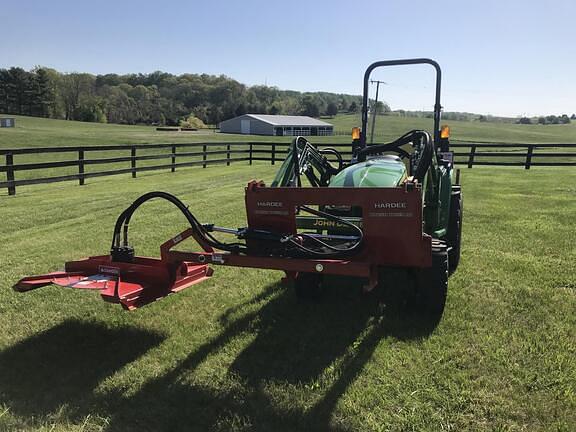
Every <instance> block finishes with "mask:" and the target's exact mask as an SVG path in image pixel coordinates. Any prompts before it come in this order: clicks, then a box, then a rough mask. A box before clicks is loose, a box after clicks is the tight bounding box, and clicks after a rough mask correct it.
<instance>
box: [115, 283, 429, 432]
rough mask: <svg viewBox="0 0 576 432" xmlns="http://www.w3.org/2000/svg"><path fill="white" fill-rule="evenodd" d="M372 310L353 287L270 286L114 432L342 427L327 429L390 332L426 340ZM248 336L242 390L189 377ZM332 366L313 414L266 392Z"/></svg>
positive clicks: (130, 408)
mask: <svg viewBox="0 0 576 432" xmlns="http://www.w3.org/2000/svg"><path fill="white" fill-rule="evenodd" d="M259 304H262V306H261V307H260V308H259V309H258V305H259ZM255 306H256V307H255ZM246 309H248V310H252V311H248V312H246ZM254 309H256V310H254ZM374 311H375V304H374V302H373V301H371V299H370V298H367V297H366V296H360V295H358V291H357V290H351V289H349V287H347V288H346V287H338V286H336V287H332V292H331V293H330V294H329V295H327V296H326V297H325V298H324V300H323V301H322V302H319V303H306V302H301V301H298V299H297V298H296V297H295V295H294V293H293V292H292V291H291V290H286V289H283V288H280V286H279V285H278V284H275V285H271V286H269V287H267V288H266V289H265V290H264V291H263V292H262V293H261V294H260V295H259V296H257V297H256V298H254V299H252V300H250V301H248V302H246V303H245V304H243V305H239V306H237V307H235V308H233V309H230V310H228V311H227V312H226V313H225V314H223V316H222V318H221V319H222V322H223V323H224V324H225V330H224V331H223V332H222V333H221V334H220V335H219V336H217V337H216V338H214V339H212V340H211V341H209V342H207V343H205V344H204V345H202V346H200V347H198V348H197V349H196V350H195V351H194V352H192V353H191V354H190V355H189V356H188V357H187V358H186V359H185V360H184V361H183V362H181V363H180V364H179V365H178V366H177V367H176V368H174V369H173V370H171V371H170V372H168V373H166V374H165V375H163V376H161V377H159V378H157V379H155V380H152V381H150V382H148V383H147V384H146V385H145V386H144V387H143V388H142V390H141V391H140V392H138V393H137V394H135V395H134V396H133V397H131V398H129V399H126V400H125V401H124V402H123V403H122V404H121V405H120V406H118V409H117V412H116V413H113V415H112V419H111V423H110V425H109V428H108V432H116V431H130V430H134V431H136V430H138V431H194V430H199V431H204V430H226V431H228V430H244V429H250V430H266V431H268V430H275V431H294V430H336V429H337V428H336V427H335V426H334V425H331V423H330V420H331V416H332V413H333V412H334V409H335V406H336V404H337V402H338V400H339V399H340V397H341V396H342V395H343V394H344V393H345V391H346V389H347V388H348V387H349V385H350V384H351V383H353V382H354V380H355V379H356V377H357V376H358V375H359V374H360V373H361V371H362V370H363V368H364V365H365V364H366V362H367V361H368V360H369V359H370V358H371V356H372V354H373V352H374V350H375V349H376V347H377V346H378V343H379V341H380V340H381V339H382V338H383V337H386V336H390V335H392V336H394V335H398V336H399V337H401V338H402V339H414V338H421V337H423V336H425V335H426V334H427V333H426V332H427V331H425V332H421V331H415V330H414V329H413V324H414V323H413V322H408V321H400V320H394V319H393V320H388V319H386V318H382V317H375V314H374ZM408 327H409V328H408ZM246 332H248V333H253V334H256V337H255V338H254V339H253V340H252V341H251V342H250V343H249V344H248V345H247V346H246V347H244V349H243V350H242V351H241V352H240V353H239V354H238V355H237V356H236V358H235V359H234V360H233V361H232V363H231V365H230V367H229V375H230V376H232V377H234V380H235V381H236V383H237V384H236V385H230V384H228V385H226V386H218V385H215V386H210V385H207V384H205V383H198V381H196V380H195V379H193V378H192V379H191V378H190V377H192V376H193V371H194V370H195V369H196V368H198V366H199V365H200V364H201V363H202V362H204V361H205V360H206V359H207V358H208V357H209V356H211V355H213V354H215V353H217V352H219V351H222V350H224V349H226V347H227V346H228V345H229V344H230V343H231V342H232V341H233V340H234V339H235V338H236V337H238V336H240V335H241V334H242V333H246ZM351 347H353V349H351ZM335 362H338V363H339V366H338V373H337V376H336V378H335V379H334V380H332V382H331V384H329V386H328V388H327V389H323V394H322V397H321V398H320V399H319V400H318V401H317V402H316V403H315V404H314V405H313V406H312V407H311V408H309V409H302V408H299V406H301V405H299V404H298V403H295V404H293V405H289V407H288V408H287V407H286V405H283V406H279V404H278V403H277V401H274V400H271V398H270V395H269V394H267V393H266V391H265V390H264V388H266V386H268V385H270V384H272V385H279V386H280V387H282V386H288V387H294V386H297V387H299V386H306V385H307V384H311V383H314V382H315V381H316V380H318V379H319V377H321V375H322V374H323V373H324V371H325V370H326V369H327V368H329V367H330V366H331V365H332V364H334V363H335ZM157 401H162V403H157ZM144 407H145V409H143V408H144Z"/></svg>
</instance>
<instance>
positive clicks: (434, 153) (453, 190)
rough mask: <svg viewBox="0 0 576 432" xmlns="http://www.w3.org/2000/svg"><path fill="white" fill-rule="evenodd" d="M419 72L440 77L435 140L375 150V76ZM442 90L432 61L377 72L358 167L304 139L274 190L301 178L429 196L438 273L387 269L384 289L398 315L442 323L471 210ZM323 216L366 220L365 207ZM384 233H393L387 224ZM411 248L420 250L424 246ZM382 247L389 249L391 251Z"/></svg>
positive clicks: (428, 227)
mask: <svg viewBox="0 0 576 432" xmlns="http://www.w3.org/2000/svg"><path fill="white" fill-rule="evenodd" d="M414 64H428V65H431V66H433V67H434V69H435V71H436V94H435V104H434V116H433V118H434V131H433V135H432V136H431V135H430V134H429V133H428V132H426V131H423V130H412V131H410V132H408V133H406V134H404V135H402V136H401V137H399V138H398V139H396V140H394V141H392V142H390V143H386V144H372V145H369V144H367V130H368V123H369V121H368V120H369V98H368V85H369V82H370V77H371V73H372V72H373V71H374V70H375V69H376V68H380V67H389V66H399V65H414ZM440 86H441V69H440V66H439V65H438V63H436V62H435V61H433V60H430V59H408V60H391V61H379V62H376V63H373V64H371V65H370V66H369V67H368V69H367V70H366V72H365V75H364V91H363V103H362V128H361V129H360V128H354V130H353V143H352V149H353V151H352V158H351V160H350V161H349V162H348V163H344V162H343V157H342V156H341V155H340V154H339V152H337V151H336V150H335V149H332V148H328V149H322V150H317V149H316V148H315V147H314V146H312V145H311V144H310V143H308V142H307V140H306V139H304V138H302V137H298V138H297V139H296V140H295V141H294V143H293V146H292V148H291V150H290V152H289V155H288V157H287V159H286V160H285V161H284V164H283V165H282V167H281V168H280V170H279V172H278V174H277V175H276V178H275V179H274V181H273V183H272V186H275V187H290V186H301V181H300V176H305V177H307V179H308V180H309V183H310V184H311V185H312V186H318V187H328V188H394V189H396V188H400V187H402V186H403V185H406V184H409V185H412V186H415V187H417V188H418V189H419V190H420V191H421V194H422V201H421V202H422V209H421V211H422V232H423V234H424V235H427V236H429V237H431V239H432V250H431V253H432V266H431V267H423V268H422V267H413V266H410V265H407V266H405V265H403V263H398V264H396V265H392V266H380V269H379V280H378V285H379V289H380V290H381V291H382V292H383V296H384V299H385V302H389V303H393V304H394V306H396V307H398V306H401V307H405V306H408V305H412V306H416V307H417V308H418V309H420V310H424V311H428V312H430V313H431V314H433V315H435V316H437V317H440V315H441V314H442V311H443V309H444V304H445V300H446V294H447V286H448V276H449V275H451V274H452V273H453V272H454V271H455V270H456V268H457V267H458V263H459V261H460V243H461V235H462V210H463V208H462V190H461V186H460V184H459V171H455V169H454V161H453V153H452V152H451V151H450V143H449V128H448V127H447V126H444V127H442V128H441V127H440V119H441V108H442V107H441V105H440ZM373 131H374V127H372V133H373ZM370 141H371V142H372V141H373V138H372V139H370ZM296 155H297V156H296ZM330 156H335V157H336V158H337V161H338V167H334V166H333V165H332V164H330V163H329V162H328V157H330ZM358 193H359V194H361V193H362V192H361V191H358ZM385 204H386V205H389V206H390V207H389V208H390V210H391V211H390V212H389V213H388V214H389V215H390V217H398V218H403V217H410V214H409V212H403V210H404V209H405V205H404V203H403V202H401V201H400V202H396V203H395V202H391V203H385ZM322 210H323V211H325V212H327V213H329V214H332V215H334V216H338V217H341V218H344V219H346V220H347V221H349V222H353V223H355V224H357V225H359V226H361V219H362V216H363V215H362V208H360V207H359V206H356V207H354V206H324V207H323V208H322ZM298 222H299V224H298V225H299V227H301V228H312V227H314V226H318V224H319V223H320V222H319V221H318V218H314V221H313V222H312V223H311V220H310V218H308V217H300V218H298ZM324 226H326V223H324ZM381 229H382V230H386V229H388V228H387V224H386V223H385V221H383V223H382V226H381ZM346 233H348V234H350V233H351V231H350V228H349V227H348V226H346V225H344V224H342V223H340V224H337V223H335V222H333V223H332V227H331V228H330V229H329V230H328V234H331V235H338V234H346ZM407 245H408V247H415V248H417V245H410V244H407ZM381 246H382V248H387V247H388V245H387V244H385V243H382V245H381ZM413 252H414V253H417V252H418V251H417V250H414V251H413ZM296 289H297V293H298V294H299V295H302V296H305V297H309V296H317V295H319V294H320V292H321V291H322V290H321V284H320V282H319V278H318V275H300V280H299V279H298V278H296Z"/></svg>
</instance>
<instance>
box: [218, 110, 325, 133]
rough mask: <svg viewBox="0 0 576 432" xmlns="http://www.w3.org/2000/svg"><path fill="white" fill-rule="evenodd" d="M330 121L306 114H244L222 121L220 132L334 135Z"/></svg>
mask: <svg viewBox="0 0 576 432" xmlns="http://www.w3.org/2000/svg"><path fill="white" fill-rule="evenodd" d="M333 131H334V126H333V125H331V124H330V123H326V122H323V121H321V120H317V119H315V118H312V117H305V116H286V115H268V114H244V115H241V116H239V117H234V118H232V119H230V120H226V121H223V122H221V123H220V132H222V133H233V134H245V135H275V136H293V135H303V136H309V135H318V136H324V135H332V132H333Z"/></svg>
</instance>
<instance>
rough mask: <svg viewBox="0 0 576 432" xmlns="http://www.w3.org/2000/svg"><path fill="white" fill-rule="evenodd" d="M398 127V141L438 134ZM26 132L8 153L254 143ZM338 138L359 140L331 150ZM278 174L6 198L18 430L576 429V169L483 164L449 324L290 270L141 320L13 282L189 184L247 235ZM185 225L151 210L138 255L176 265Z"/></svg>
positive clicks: (219, 218)
mask: <svg viewBox="0 0 576 432" xmlns="http://www.w3.org/2000/svg"><path fill="white" fill-rule="evenodd" d="M391 122H392V123H391V125H390V126H391V127H390V138H393V137H395V136H398V135H400V134H402V133H403V132H404V131H405V130H406V129H410V128H413V127H423V126H425V125H424V124H423V125H419V124H418V125H415V124H413V121H412V119H395V118H391ZM333 123H334V124H335V125H336V128H337V129H348V128H350V127H352V126H353V125H355V124H356V123H355V122H354V119H353V118H352V116H338V117H337V118H336V119H334V121H333ZM460 123H462V124H460ZM17 124H18V127H17V128H15V129H13V130H10V129H1V130H0V147H1V148H8V147H24V146H25V147H28V146H55V145H102V144H132V143H159V142H166V143H168V142H203V141H216V142H220V141H223V138H225V139H226V140H237V141H245V140H246V137H245V136H230V135H219V134H214V133H212V132H209V133H171V132H170V133H163V132H156V131H155V130H154V129H153V128H150V127H141V126H136V127H134V126H120V125H97V124H90V123H77V122H64V121H55V120H45V119H34V118H26V117H18V118H17ZM450 124H451V125H452V129H453V137H454V138H456V139H470V140H479V141H491V140H494V141H510V142H514V141H521V142H575V141H576V139H575V138H576V127H575V125H567V126H524V125H522V126H520V125H506V124H492V123H484V124H481V123H465V122H450ZM411 125H412V126H411ZM249 139H251V140H252V139H262V140H266V141H269V140H270V137H249ZM278 140H280V141H281V142H284V141H285V140H286V137H284V138H278ZM335 140H338V142H349V137H347V136H346V137H344V136H339V137H326V138H322V139H320V138H318V141H317V142H323V143H326V142H330V141H332V142H334V141H335ZM314 141H316V138H315V140H314ZM25 161H27V160H25V159H21V160H20V162H25ZM17 162H18V160H17ZM111 168H112V167H111ZM275 169H276V167H271V166H270V165H266V164H263V163H262V164H259V163H255V164H254V165H252V166H249V165H248V164H247V163H243V162H241V163H238V164H234V165H232V166H231V167H210V168H207V169H201V168H189V169H180V170H178V171H177V172H176V173H175V174H169V173H162V172H155V173H145V174H139V176H138V178H137V179H135V180H134V179H131V178H129V176H128V175H120V176H117V177H108V178H100V179H90V180H88V182H87V185H86V186H83V187H79V186H77V185H76V184H75V183H72V182H66V183H58V184H51V185H39V186H26V187H21V188H18V192H17V195H16V196H13V197H9V196H7V193H6V190H1V191H0V215H1V216H2V219H3V224H2V225H1V226H0V235H1V236H2V239H3V244H4V247H3V249H2V254H1V257H2V266H1V267H0V326H1V328H2V329H3V331H2V332H0V431H22V430H24V431H46V432H47V431H106V432H115V431H118V432H120V431H122V432H123V431H189V430H198V431H205V430H217V431H242V430H262V431H269V430H274V431H276V430H278V431H305V430H306V431H307V430H318V431H325V430H335V431H345V430H367V431H368V430H369V431H372V430H375V431H405V430H414V431H439V430H445V431H460V430H467V431H572V430H575V429H576V337H575V333H574V329H575V328H576V276H575V275H576V264H575V263H576V248H575V247H574V245H575V244H576V234H575V233H576V223H575V221H574V215H575V214H576V199H575V198H576V188H575V186H574V185H575V184H576V170H574V169H573V168H566V169H562V168H536V169H532V170H530V171H528V172H526V171H524V170H522V169H519V168H496V169H485V168H474V169H472V170H463V172H462V182H463V188H464V196H465V215H464V218H465V222H464V234H463V235H464V243H463V257H462V262H461V265H460V268H459V269H458V271H457V272H456V273H455V274H454V275H453V277H452V278H451V279H450V288H449V295H448V303H447V308H446V312H445V315H444V318H443V320H442V321H441V323H440V325H439V326H438V328H437V329H436V330H435V331H434V332H432V333H431V334H421V333H420V332H418V331H416V330H415V326H412V325H411V323H410V322H398V321H397V320H394V319H392V318H391V317H389V316H386V315H384V316H381V315H378V314H375V313H374V311H375V310H374V305H373V300H372V299H371V298H370V297H365V296H361V295H360V294H359V293H358V290H357V288H356V286H355V285H354V284H352V283H350V282H349V281H339V282H338V281H337V283H335V285H334V286H333V287H332V290H331V292H330V293H329V295H327V296H326V297H325V298H324V299H323V300H322V301H321V302H319V303H305V302H301V301H298V300H297V299H296V297H295V295H294V293H293V292H292V291H291V290H289V289H286V288H283V287H282V286H281V285H280V284H279V283H278V282H279V279H280V277H281V276H282V275H281V273H280V272H275V271H264V270H241V269H233V268H222V267H219V268H216V271H215V275H214V277H213V278H212V279H211V280H209V281H206V282H204V283H202V284H200V285H197V286H195V287H192V288H189V289H187V290H185V291H183V292H182V293H179V294H177V295H173V296H170V297H169V298H166V299H163V300H161V301H159V302H156V303H154V304H151V305H148V306H146V307H144V308H142V309H140V310H137V311H134V312H124V311H122V310H121V308H120V307H118V306H117V305H111V304H106V303H104V302H102V301H101V300H100V298H99V296H98V295H97V294H95V293H90V292H80V291H77V290H67V289H63V288H56V287H46V288H42V289H40V290H37V291H33V292H30V293H26V294H18V293H15V292H13V291H12V290H11V286H12V285H13V284H14V283H15V282H16V281H17V280H18V279H19V278H21V277H22V276H25V275H28V274H34V273H44V272H48V271H53V270H57V269H59V268H61V267H62V265H63V263H64V262H65V261H67V260H72V259H77V258H80V257H83V256H88V255H93V254H103V253H106V252H107V250H108V248H109V243H110V237H111V233H112V227H113V223H114V221H115V219H116V217H117V215H118V214H119V212H120V211H121V210H123V209H124V208H125V207H126V206H127V205H128V204H130V203H131V202H132V200H133V199H135V198H136V197H138V196H139V195H141V194H142V193H145V192H147V191H150V190H165V191H168V192H171V193H174V194H176V195H177V196H178V197H180V198H181V199H183V201H184V202H186V203H187V204H189V205H190V209H191V210H192V211H193V213H194V214H196V215H197V216H198V217H199V219H200V220H202V221H206V222H216V223H218V224H219V225H223V226H231V227H238V226H243V225H245V217H244V203H243V188H244V185H245V184H246V182H247V181H248V180H250V179H251V178H263V179H264V180H266V181H268V182H269V181H270V180H271V179H272V177H273V175H274V172H275ZM59 174H61V173H60V172H59ZM184 222H185V221H184V220H183V218H182V216H181V215H179V213H177V211H176V210H174V209H173V208H172V207H169V206H168V205H167V204H163V203H156V202H152V203H148V204H146V205H145V206H144V207H143V208H142V210H141V212H140V213H137V214H136V215H135V218H134V220H133V222H132V223H131V225H132V229H131V231H132V233H133V237H132V239H133V242H134V244H135V246H136V249H137V252H138V253H139V254H141V255H150V256H156V255H157V254H158V246H159V244H160V243H162V242H163V241H164V240H166V239H167V238H169V237H171V236H172V235H174V234H175V233H177V232H178V231H180V230H182V229H183V228H185V223H184ZM189 245H190V248H191V249H193V248H194V245H193V243H189Z"/></svg>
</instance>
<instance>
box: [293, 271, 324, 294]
mask: <svg viewBox="0 0 576 432" xmlns="http://www.w3.org/2000/svg"><path fill="white" fill-rule="evenodd" d="M294 291H295V292H296V297H298V298H300V299H303V300H319V299H320V298H321V297H322V294H323V292H324V286H323V284H322V275H320V274H317V273H305V272H300V273H298V275H297V276H296V278H295V279H294Z"/></svg>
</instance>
